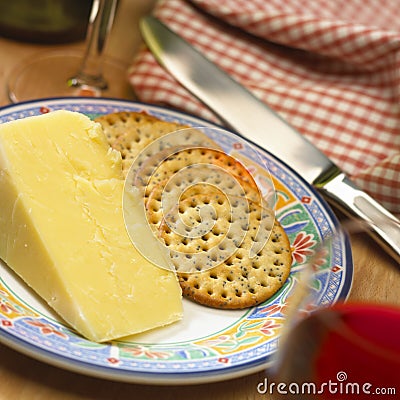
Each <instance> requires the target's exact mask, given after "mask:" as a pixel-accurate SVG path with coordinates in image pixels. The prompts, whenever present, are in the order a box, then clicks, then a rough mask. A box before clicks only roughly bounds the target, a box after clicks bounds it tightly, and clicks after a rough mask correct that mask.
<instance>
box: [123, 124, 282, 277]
mask: <svg viewBox="0 0 400 400" xmlns="http://www.w3.org/2000/svg"><path fill="white" fill-rule="evenodd" d="M126 185H128V186H132V187H134V188H135V189H138V190H139V191H140V193H141V196H142V199H143V204H144V207H143V208H144V214H145V217H146V219H147V222H148V224H149V226H150V227H151V230H152V232H153V235H154V237H156V238H157V239H158V240H159V241H160V242H161V243H162V244H163V246H165V247H166V248H167V250H168V253H169V255H170V259H171V261H172V264H173V268H175V269H176V270H177V271H178V272H189V273H195V272H199V271H204V270H207V269H211V268H213V267H215V266H218V265H220V264H221V263H223V262H228V263H229V261H228V259H229V258H230V257H231V256H232V255H233V254H235V253H236V252H237V249H238V248H242V249H243V251H245V252H247V253H248V257H249V258H252V257H255V256H257V254H258V253H259V252H260V251H261V249H262V248H263V246H264V245H265V243H266V242H267V240H268V238H269V235H270V232H271V229H272V226H273V221H274V215H273V212H272V211H271V210H270V209H269V208H268V207H267V206H266V204H265V201H264V199H263V197H262V195H261V192H260V190H259V189H258V186H257V184H256V182H255V180H254V178H253V176H252V174H250V172H249V171H248V170H247V168H246V167H245V166H244V165H243V164H242V163H241V162H239V161H238V160H237V159H235V158H234V157H232V156H230V155H228V154H226V153H225V152H223V151H222V150H221V149H220V148H219V146H218V145H215V144H214V142H212V141H211V144H210V143H209V142H208V141H207V140H205V135H204V134H203V133H202V132H199V131H197V130H196V129H184V130H181V131H177V132H175V133H173V134H169V135H166V136H164V137H162V138H160V139H158V140H156V141H155V142H154V143H151V144H150V145H149V146H147V147H146V148H145V149H144V150H143V151H142V152H141V153H140V154H139V155H138V156H137V157H136V159H135V160H134V163H133V165H132V167H131V169H130V170H129V173H128V176H127V179H126ZM128 231H129V228H128ZM250 232H251V236H250ZM129 233H130V236H131V239H132V242H133V243H134V244H135V245H136V243H135V239H134V238H133V237H134V232H132V233H131V232H129ZM139 250H141V249H140V248H139ZM148 258H150V259H151V254H149V257H148Z"/></svg>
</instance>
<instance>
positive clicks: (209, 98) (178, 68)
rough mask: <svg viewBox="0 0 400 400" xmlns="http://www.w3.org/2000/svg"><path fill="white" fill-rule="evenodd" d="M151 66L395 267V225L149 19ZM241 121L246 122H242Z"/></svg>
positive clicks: (398, 257)
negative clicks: (315, 195)
mask: <svg viewBox="0 0 400 400" xmlns="http://www.w3.org/2000/svg"><path fill="white" fill-rule="evenodd" d="M140 30H141V33H142V36H143V39H144V41H145V43H146V44H147V46H148V48H149V49H150V51H151V52H152V53H153V55H154V57H155V58H156V60H157V61H158V62H159V63H160V65H161V66H163V67H164V68H165V69H166V70H167V71H169V73H170V74H171V75H172V76H174V78H175V79H176V80H177V81H178V82H179V83H180V84H181V85H182V86H184V87H185V88H186V89H187V90H189V92H191V93H192V94H193V95H194V96H195V97H196V98H197V99H199V100H200V101H201V102H202V103H203V104H205V105H206V106H207V107H208V108H210V110H211V111H212V112H214V113H215V114H216V115H217V116H218V117H219V118H220V119H221V120H222V121H223V122H224V124H225V125H226V126H227V127H228V128H230V129H231V130H233V131H234V132H236V133H237V134H239V135H240V136H242V137H244V138H245V139H247V140H248V141H250V142H252V143H253V144H255V145H256V146H258V147H260V148H261V149H263V150H266V151H268V152H269V153H271V154H272V155H275V156H276V157H278V158H279V159H280V160H282V161H283V162H285V163H286V164H287V165H289V166H290V167H291V168H292V169H294V170H295V171H296V172H297V173H298V174H299V175H301V176H302V177H303V179H305V180H306V181H307V182H308V183H309V184H311V185H313V186H314V187H316V188H317V189H318V190H319V191H320V192H321V193H322V195H323V196H324V197H325V198H326V199H327V200H328V201H329V202H330V203H331V204H332V205H334V206H336V207H338V208H339V209H340V210H341V211H342V212H344V213H345V214H346V215H348V216H350V217H352V218H355V219H357V220H361V221H363V222H364V223H365V224H367V225H368V227H369V228H370V229H369V233H370V234H371V236H372V237H373V238H374V239H375V240H376V241H377V243H378V244H379V245H381V246H382V247H383V248H384V250H385V251H386V252H387V253H389V254H390V255H391V256H392V257H393V258H394V259H395V261H397V262H398V263H400V221H399V220H398V219H397V218H396V217H395V216H394V215H392V214H391V213H390V212H389V211H387V210H386V209H385V208H384V207H383V206H382V205H380V204H379V203H378V202H377V201H375V200H374V199H373V198H372V197H371V196H369V195H368V194H367V193H365V192H363V191H362V190H361V189H359V188H358V187H357V186H356V185H355V183H354V182H352V181H351V180H350V179H349V177H348V176H346V174H345V173H344V172H343V171H341V170H340V168H339V167H338V166H337V165H336V164H334V163H333V162H332V161H331V160H330V159H329V158H328V157H327V156H326V155H325V154H324V153H322V152H321V151H320V150H319V149H317V148H316V147H315V146H314V145H313V144H312V143H311V142H310V141H309V140H307V139H306V138H305V137H304V136H303V135H301V134H300V133H299V132H297V131H296V129H295V128H294V127H292V126H291V125H289V124H288V123H287V122H286V121H285V120H284V119H283V118H281V117H280V116H279V115H278V114H277V113H276V112H275V111H273V110H272V109H271V108H270V107H268V106H267V105H266V104H265V103H263V102H261V101H260V100H259V99H258V98H257V97H255V96H254V95H253V94H252V93H251V92H250V91H248V90H247V89H246V88H245V87H243V86H242V85H240V84H239V83H238V82H236V81H235V80H234V79H233V78H232V77H230V76H229V75H228V74H227V73H225V71H223V70H222V69H220V68H219V67H218V66H216V65H215V64H214V63H212V62H211V61H210V60H208V59H207V58H206V57H205V56H204V55H203V54H201V53H200V52H199V51H197V50H196V49H195V48H194V47H193V46H192V45H191V44H189V43H188V42H186V41H185V40H184V39H182V38H181V37H180V36H179V35H177V34H176V33H175V32H173V31H172V30H171V29H170V28H168V27H167V26H166V25H165V24H163V23H162V22H161V21H159V20H158V19H157V18H155V17H153V16H146V17H144V18H142V19H141V21H140ZM243 115H246V116H250V117H246V118H243Z"/></svg>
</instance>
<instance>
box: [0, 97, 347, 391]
mask: <svg viewBox="0 0 400 400" xmlns="http://www.w3.org/2000/svg"><path fill="white" fill-rule="evenodd" d="M57 109H68V110H73V111H79V112H82V113H84V114H87V115H88V116H90V117H91V118H94V117H96V116H98V115H100V114H108V113H112V112H116V111H125V110H127V111H145V112H147V113H149V114H152V115H155V116H156V117H159V118H161V119H164V120H168V121H176V122H179V123H183V124H188V125H192V126H196V127H199V126H205V127H215V125H213V124H211V123H209V122H207V121H204V120H201V119H199V118H196V117H193V116H190V115H187V114H183V113H180V112H177V111H172V110H169V109H166V108H162V107H157V106H153V105H147V104H141V103H135V102H128V101H120V100H111V99H95V98H62V99H50V100H37V101H32V102H27V103H21V104H17V105H12V106H8V107H5V108H3V109H1V110H0V122H1V123H3V122H7V121H11V120H15V119H18V118H23V117H27V116H31V115H38V114H41V113H46V112H48V111H53V110H57ZM213 139H214V140H218V138H213ZM221 146H223V147H224V150H225V151H227V150H228V151H227V152H229V149H231V150H232V151H234V152H235V154H238V153H242V155H243V156H244V157H246V149H245V148H241V147H240V146H237V143H235V142H234V141H233V142H231V143H228V142H225V143H223V144H221ZM262 162H263V163H265V165H267V166H268V169H269V171H270V173H271V174H272V176H273V178H274V183H275V187H276V190H277V193H278V199H279V200H278V204H277V218H278V219H279V221H280V222H281V224H282V225H283V227H284V228H285V230H286V231H287V233H288V236H289V238H290V240H291V244H292V249H293V258H294V264H293V267H292V272H291V275H290V277H289V279H288V280H287V282H286V283H285V285H284V286H283V288H282V289H281V290H280V291H279V292H278V293H277V294H276V295H275V296H273V297H272V298H271V299H270V300H268V301H266V302H265V303H264V304H261V305H259V306H257V307H253V308H250V309H247V310H244V311H228V310H216V309H210V308H207V307H202V306H200V305H197V304H194V303H192V302H190V301H187V300H184V318H183V320H182V321H181V322H178V323H175V324H172V325H171V326H169V327H166V328H162V329H157V330H154V331H152V332H150V333H144V334H140V335H137V336H134V337H132V338H131V339H129V340H125V341H114V342H112V343H107V344H96V343H93V342H90V341H88V340H86V339H84V338H82V337H81V336H79V335H78V334H76V333H75V332H74V331H73V330H71V329H70V328H69V327H68V326H67V325H65V323H63V322H62V321H61V320H60V319H59V318H58V317H57V315H56V314H54V313H53V312H52V311H51V310H50V309H49V308H48V307H47V305H46V304H44V303H43V302H42V301H41V300H40V298H38V296H36V295H35V294H34V293H33V292H32V291H30V290H29V289H27V287H26V285H24V284H23V283H22V282H21V281H20V280H19V278H17V277H16V276H15V275H14V274H13V273H12V272H11V270H10V269H9V268H8V267H7V266H6V265H4V264H3V263H1V262H0V340H1V341H2V342H3V343H5V344H6V345H9V346H10V347H13V348H14V349H16V350H18V351H21V352H23V353H25V354H28V355H29V356H32V357H34V358H37V359H40V360H42V361H44V362H47V363H49V364H53V365H57V366H59V367H63V368H66V369H69V370H72V371H75V372H80V373H83V374H87V375H92V376H96V377H102V378H107V379H113V380H120V381H127V382H136V383H148V384H192V383H203V382H212V381H220V380H225V379H227V378H234V377H239V376H243V375H247V374H250V373H253V372H256V371H260V370H262V369H263V368H266V367H268V365H269V364H270V363H271V355H272V354H273V353H274V352H275V350H276V348H277V345H278V339H279V334H280V329H281V328H282V325H283V323H284V320H285V316H284V312H285V308H286V299H287V297H288V294H289V293H290V292H291V290H292V289H293V285H294V284H295V282H296V275H297V274H298V272H299V269H300V265H301V263H302V262H303V261H304V259H305V255H306V254H307V251H309V250H312V248H313V247H314V246H315V245H316V244H317V243H318V242H319V241H320V240H321V237H323V236H325V235H327V234H329V233H330V232H332V231H333V230H334V229H335V227H336V226H337V225H338V221H337V219H336V218H335V216H334V214H333V213H332V211H331V210H330V208H329V206H328V205H327V204H326V203H325V201H324V200H322V199H321V197H320V196H319V195H318V194H317V193H316V192H315V191H314V189H312V188H311V187H310V186H309V185H308V184H307V183H306V182H305V181H303V180H302V179H301V177H300V176H299V175H297V174H296V173H295V172H293V171H292V170H291V169H290V168H288V167H287V166H286V165H284V164H283V163H282V162H281V161H279V160H278V159H277V158H275V157H274V156H272V155H270V154H268V153H267V152H262ZM252 167H253V170H254V171H255V174H256V178H257V169H258V170H259V168H262V166H260V165H253V166H252ZM32 267H33V268H34V266H32ZM352 275H353V265H352V259H351V252H350V246H349V242H348V239H347V238H346V237H340V238H339V239H338V240H337V241H336V242H334V243H333V244H332V245H331V248H330V251H329V254H327V255H326V258H325V260H324V262H323V264H322V268H321V270H320V271H319V272H318V275H317V278H316V280H315V284H314V290H315V292H316V296H317V299H318V300H317V301H318V303H319V304H324V305H325V304H332V303H334V302H336V301H337V300H338V299H343V298H345V297H346V296H347V295H348V293H349V291H350V287H351V282H352Z"/></svg>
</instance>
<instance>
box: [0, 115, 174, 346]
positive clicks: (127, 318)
mask: <svg viewBox="0 0 400 400" xmlns="http://www.w3.org/2000/svg"><path fill="white" fill-rule="evenodd" d="M123 186H124V179H123V175H122V168H121V156H120V154H119V153H118V152H117V151H115V150H112V149H111V148H110V147H109V145H108V143H107V140H106V137H105V135H104V133H103V131H102V129H101V126H100V125H99V124H98V123H95V122H92V121H91V120H90V119H89V118H87V117H86V116H84V115H82V114H79V113H75V112H70V111H54V112H51V113H48V114H44V115H40V116H34V117H28V118H24V119H20V120H16V121H12V122H8V123H4V124H2V125H0V257H1V258H2V259H3V260H4V261H5V262H6V263H7V264H8V266H9V267H10V268H12V269H13V270H14V271H15V272H16V273H17V274H18V275H20V277H21V278H22V279H23V280H24V281H25V282H26V283H27V284H28V285H29V286H31V287H32V288H33V289H34V290H35V291H36V292H37V293H38V294H39V295H40V296H41V297H43V298H44V299H45V300H46V301H47V302H48V304H49V305H50V306H51V307H52V308H53V309H54V310H55V311H56V312H58V313H59V314H60V316H61V317H63V318H64V320H65V321H66V322H68V323H69V324H70V325H72V326H73V327H74V328H75V329H76V330H77V331H78V332H79V333H80V334H82V335H83V336H85V337H86V338H88V339H89V340H93V341H96V342H104V341H108V340H112V339H116V338H119V337H123V336H126V335H131V334H135V333H139V332H143V331H146V330H148V329H152V328H155V327H159V326H163V325H166V324H169V323H172V322H174V321H177V320H179V319H180V318H181V317H182V299H181V290H180V286H179V284H178V281H177V278H176V275H175V274H174V273H173V272H171V271H170V270H167V269H162V268H159V267H158V266H156V265H154V264H152V263H151V262H150V261H148V259H146V258H145V257H143V256H142V255H141V254H140V253H139V252H138V251H137V250H136V249H135V248H134V246H133V245H132V243H131V241H130V238H129V236H128V234H127V231H126V228H125V225H124V218H123V211H122V197H123ZM154 240H155V241H156V239H154ZM154 251H157V250H156V247H154ZM160 259H162V257H160Z"/></svg>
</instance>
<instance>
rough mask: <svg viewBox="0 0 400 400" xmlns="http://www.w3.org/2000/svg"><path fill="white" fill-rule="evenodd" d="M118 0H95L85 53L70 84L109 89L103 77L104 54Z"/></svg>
mask: <svg viewBox="0 0 400 400" xmlns="http://www.w3.org/2000/svg"><path fill="white" fill-rule="evenodd" d="M116 6H117V0H93V5H92V10H91V12H90V18H89V24H88V29H87V33H86V48H85V54H84V57H83V60H82V63H81V65H80V68H79V70H78V72H77V73H76V75H75V76H74V77H72V78H70V79H69V80H68V84H69V86H75V87H81V86H84V87H89V88H93V89H97V90H105V89H107V86H108V85H107V81H106V80H105V79H104V77H103V65H102V55H103V51H104V47H105V44H106V40H107V37H108V34H109V32H110V29H111V27H112V24H113V21H114V16H115V9H116Z"/></svg>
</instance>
